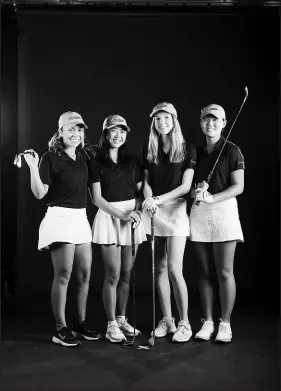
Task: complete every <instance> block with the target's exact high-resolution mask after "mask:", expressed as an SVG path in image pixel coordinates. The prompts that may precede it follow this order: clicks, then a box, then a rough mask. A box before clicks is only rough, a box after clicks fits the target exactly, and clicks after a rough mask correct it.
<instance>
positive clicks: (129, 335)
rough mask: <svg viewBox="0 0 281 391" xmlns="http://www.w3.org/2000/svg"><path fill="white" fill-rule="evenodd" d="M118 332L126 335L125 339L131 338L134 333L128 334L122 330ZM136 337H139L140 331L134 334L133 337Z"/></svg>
mask: <svg viewBox="0 0 281 391" xmlns="http://www.w3.org/2000/svg"><path fill="white" fill-rule="evenodd" d="M120 330H121V331H122V333H123V334H124V335H126V337H133V336H134V333H132V334H130V333H128V332H125V331H123V330H122V329H120ZM138 335H141V332H140V331H139V332H136V333H135V336H136V337H137V336H138Z"/></svg>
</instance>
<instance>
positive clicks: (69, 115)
mask: <svg viewBox="0 0 281 391" xmlns="http://www.w3.org/2000/svg"><path fill="white" fill-rule="evenodd" d="M77 124H82V125H84V126H85V128H86V129H88V126H87V125H86V124H85V122H84V121H83V118H82V117H81V115H80V114H78V113H76V112H75V111H67V112H66V113H63V114H62V115H61V116H60V118H59V129H61V128H62V127H63V126H64V125H73V126H74V125H77Z"/></svg>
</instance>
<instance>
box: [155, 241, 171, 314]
mask: <svg viewBox="0 0 281 391" xmlns="http://www.w3.org/2000/svg"><path fill="white" fill-rule="evenodd" d="M155 272H156V283H157V291H158V298H159V301H160V307H161V310H162V313H163V317H167V318H171V317H172V310H171V288H170V281H169V276H168V266H167V252H166V238H165V237H161V236H156V237H155Z"/></svg>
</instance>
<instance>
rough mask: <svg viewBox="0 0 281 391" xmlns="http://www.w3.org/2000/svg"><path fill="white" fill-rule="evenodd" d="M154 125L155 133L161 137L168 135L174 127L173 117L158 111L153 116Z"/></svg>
mask: <svg viewBox="0 0 281 391" xmlns="http://www.w3.org/2000/svg"><path fill="white" fill-rule="evenodd" d="M154 124H155V129H156V130H157V132H159V133H160V134H163V135H165V134H168V133H170V131H171V130H172V129H173V127H174V122H173V116H172V114H169V113H167V112H166V111H158V112H157V113H156V114H155V115H154Z"/></svg>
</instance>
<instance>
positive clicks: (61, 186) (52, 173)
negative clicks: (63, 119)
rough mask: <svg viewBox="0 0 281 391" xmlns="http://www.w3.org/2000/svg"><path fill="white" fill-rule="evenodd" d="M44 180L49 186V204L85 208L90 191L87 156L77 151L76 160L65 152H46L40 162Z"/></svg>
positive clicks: (47, 196) (40, 172)
mask: <svg viewBox="0 0 281 391" xmlns="http://www.w3.org/2000/svg"><path fill="white" fill-rule="evenodd" d="M39 174H40V178H41V180H42V182H43V183H44V184H46V185H48V186H49V190H48V193H47V194H46V196H45V199H46V201H47V205H48V206H60V207H63V208H74V209H79V208H85V207H86V205H87V195H88V194H87V191H88V165H87V158H86V156H85V155H84V154H83V153H82V152H80V151H76V160H75V161H74V160H73V159H71V158H70V157H69V156H68V155H67V154H66V153H65V152H61V153H55V152H51V151H48V152H46V153H45V154H44V155H43V156H42V158H41V160H40V164H39Z"/></svg>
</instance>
